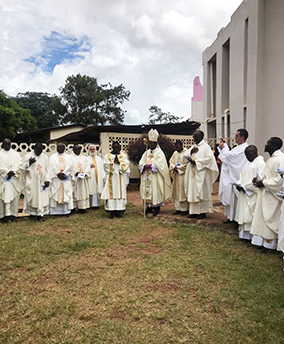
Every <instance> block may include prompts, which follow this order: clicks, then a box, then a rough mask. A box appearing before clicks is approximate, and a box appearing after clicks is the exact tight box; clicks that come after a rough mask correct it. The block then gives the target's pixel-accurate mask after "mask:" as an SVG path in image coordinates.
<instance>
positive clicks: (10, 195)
mask: <svg viewBox="0 0 284 344" xmlns="http://www.w3.org/2000/svg"><path fill="white" fill-rule="evenodd" d="M20 161H21V156H20V154H19V153H17V152H15V151H14V150H13V149H10V150H8V151H6V150H4V149H1V151H0V178H1V180H0V219H2V218H3V217H5V216H18V211H19V198H20V194H21V192H22V190H23V188H24V185H23V182H22V175H21V172H20V170H19V165H20ZM10 171H14V172H15V176H13V177H12V178H10V179H7V173H8V172H10Z"/></svg>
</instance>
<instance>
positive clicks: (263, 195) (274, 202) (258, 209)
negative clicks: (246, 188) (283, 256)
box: [250, 150, 284, 249]
mask: <svg viewBox="0 0 284 344" xmlns="http://www.w3.org/2000/svg"><path fill="white" fill-rule="evenodd" d="M277 168H281V169H282V170H283V169H284V154H283V153H282V152H281V151H280V150H277V151H275V152H274V153H273V154H272V156H271V157H270V158H269V159H268V160H267V161H266V164H265V168H264V169H263V171H262V173H261V174H260V175H259V177H260V179H261V180H262V183H263V185H264V188H260V189H259V190H258V193H257V199H256V205H255V211H254V217H253V220H252V225H251V229H250V233H251V234H252V235H253V237H252V241H251V242H252V244H253V245H257V246H264V247H266V248H269V249H275V248H276V246H277V237H278V230H279V223H280V214H281V210H280V208H281V204H282V199H281V198H280V197H278V196H277V193H278V192H279V191H280V190H281V188H282V183H283V180H282V178H281V176H280V174H279V173H277V172H276V169H277Z"/></svg>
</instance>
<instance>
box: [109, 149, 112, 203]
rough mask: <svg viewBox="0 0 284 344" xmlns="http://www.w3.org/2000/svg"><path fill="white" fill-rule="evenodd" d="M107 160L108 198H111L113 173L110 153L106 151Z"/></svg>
mask: <svg viewBox="0 0 284 344" xmlns="http://www.w3.org/2000/svg"><path fill="white" fill-rule="evenodd" d="M108 160H109V181H108V182H109V198H110V199H113V190H112V175H113V161H112V158H111V153H108Z"/></svg>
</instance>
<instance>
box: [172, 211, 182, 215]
mask: <svg viewBox="0 0 284 344" xmlns="http://www.w3.org/2000/svg"><path fill="white" fill-rule="evenodd" d="M172 214H173V215H178V214H181V211H180V210H176V211H174V212H173V213H172Z"/></svg>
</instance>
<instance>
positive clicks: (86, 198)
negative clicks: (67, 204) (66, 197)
mask: <svg viewBox="0 0 284 344" xmlns="http://www.w3.org/2000/svg"><path fill="white" fill-rule="evenodd" d="M81 150H82V148H81V147H80V146H79V145H74V147H73V153H72V161H73V172H72V175H73V204H74V208H75V209H79V211H80V212H81V213H84V212H85V211H86V209H88V208H90V187H89V178H90V166H89V163H88V161H87V158H86V157H85V156H84V155H83V154H81Z"/></svg>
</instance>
